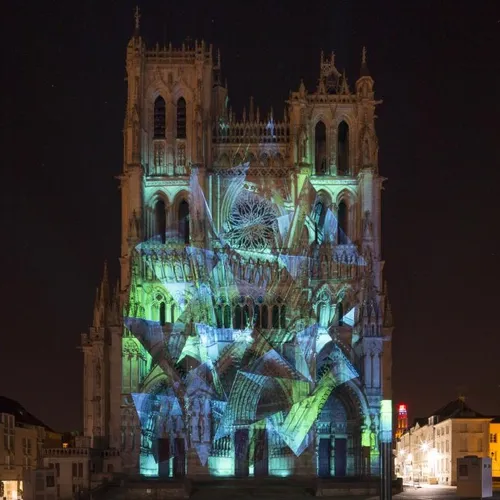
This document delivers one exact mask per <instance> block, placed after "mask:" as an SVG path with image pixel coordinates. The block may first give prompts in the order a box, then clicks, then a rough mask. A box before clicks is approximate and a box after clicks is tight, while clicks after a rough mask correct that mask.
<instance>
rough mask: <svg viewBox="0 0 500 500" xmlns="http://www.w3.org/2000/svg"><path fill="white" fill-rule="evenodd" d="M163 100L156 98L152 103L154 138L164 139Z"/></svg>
mask: <svg viewBox="0 0 500 500" xmlns="http://www.w3.org/2000/svg"><path fill="white" fill-rule="evenodd" d="M166 110H167V108H166V106H165V99H163V97H162V96H158V97H157V98H156V99H155V102H154V117H153V119H154V138H155V139H165V123H166V117H167V111H166Z"/></svg>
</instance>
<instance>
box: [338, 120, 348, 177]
mask: <svg viewBox="0 0 500 500" xmlns="http://www.w3.org/2000/svg"><path fill="white" fill-rule="evenodd" d="M337 172H338V174H339V175H348V174H349V125H347V123H346V122H345V121H341V122H340V124H339V128H338V130H337Z"/></svg>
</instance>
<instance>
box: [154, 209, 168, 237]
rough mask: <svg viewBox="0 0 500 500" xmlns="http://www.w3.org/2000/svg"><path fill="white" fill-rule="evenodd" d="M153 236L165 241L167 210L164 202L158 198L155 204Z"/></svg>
mask: <svg viewBox="0 0 500 500" xmlns="http://www.w3.org/2000/svg"><path fill="white" fill-rule="evenodd" d="M155 233H156V234H155V236H157V237H159V238H160V241H161V242H162V243H165V240H166V234H167V211H166V206H165V202H164V201H163V200H158V201H157V202H156V204H155Z"/></svg>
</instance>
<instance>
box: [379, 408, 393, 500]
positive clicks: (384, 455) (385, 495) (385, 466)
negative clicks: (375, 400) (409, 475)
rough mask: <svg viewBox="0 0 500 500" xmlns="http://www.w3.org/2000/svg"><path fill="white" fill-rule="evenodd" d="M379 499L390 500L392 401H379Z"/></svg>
mask: <svg viewBox="0 0 500 500" xmlns="http://www.w3.org/2000/svg"><path fill="white" fill-rule="evenodd" d="M379 446H380V500H392V401H391V400H390V399H384V400H382V401H381V403H380V439H379Z"/></svg>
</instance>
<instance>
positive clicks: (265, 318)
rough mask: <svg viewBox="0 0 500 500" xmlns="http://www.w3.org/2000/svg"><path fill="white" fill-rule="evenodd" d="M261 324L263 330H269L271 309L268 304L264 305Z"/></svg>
mask: <svg viewBox="0 0 500 500" xmlns="http://www.w3.org/2000/svg"><path fill="white" fill-rule="evenodd" d="M260 324H261V326H262V328H264V329H266V328H269V309H268V308H267V305H266V304H263V305H262V309H261V319H260Z"/></svg>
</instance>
